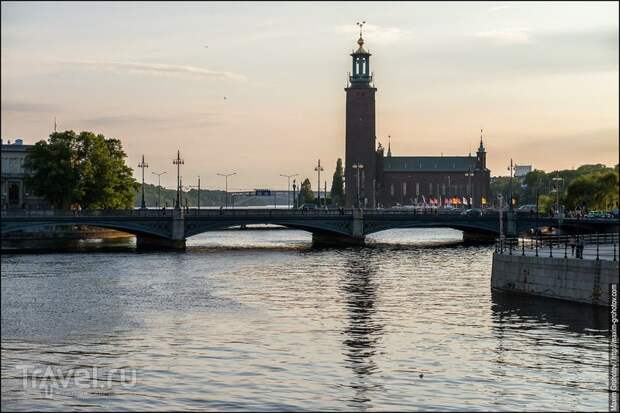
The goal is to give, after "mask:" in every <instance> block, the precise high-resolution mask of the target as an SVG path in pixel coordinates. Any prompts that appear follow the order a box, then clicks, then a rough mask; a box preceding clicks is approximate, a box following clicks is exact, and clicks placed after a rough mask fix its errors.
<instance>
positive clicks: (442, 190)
mask: <svg viewBox="0 0 620 413" xmlns="http://www.w3.org/2000/svg"><path fill="white" fill-rule="evenodd" d="M441 194H442V195H443V196H446V184H441Z"/></svg>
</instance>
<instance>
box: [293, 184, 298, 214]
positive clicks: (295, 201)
mask: <svg viewBox="0 0 620 413" xmlns="http://www.w3.org/2000/svg"><path fill="white" fill-rule="evenodd" d="M293 205H294V206H295V209H297V183H296V182H295V180H294V179H293Z"/></svg>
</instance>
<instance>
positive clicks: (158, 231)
mask: <svg viewBox="0 0 620 413" xmlns="http://www.w3.org/2000/svg"><path fill="white" fill-rule="evenodd" d="M162 224H163V225H162ZM162 224H160V225H155V224H151V225H150V226H146V225H136V224H132V223H130V222H123V223H119V222H113V221H112V222H108V221H89V222H83V221H82V220H63V221H62V222H58V221H44V220H41V221H35V222H19V223H11V224H7V225H4V224H3V225H2V227H1V234H2V235H5V234H10V233H12V232H17V231H22V230H26V229H36V228H44V227H50V226H67V225H87V226H91V227H98V228H105V229H113V230H117V231H121V232H126V233H128V234H132V235H136V236H150V237H158V238H168V237H169V235H168V233H167V231H166V229H168V232H169V228H166V227H167V226H168V225H166V224H165V223H162Z"/></svg>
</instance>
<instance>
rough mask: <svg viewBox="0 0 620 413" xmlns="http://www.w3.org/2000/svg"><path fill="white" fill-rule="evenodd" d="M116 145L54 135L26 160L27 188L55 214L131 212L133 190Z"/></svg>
mask: <svg viewBox="0 0 620 413" xmlns="http://www.w3.org/2000/svg"><path fill="white" fill-rule="evenodd" d="M125 158H126V154H125V152H124V151H123V147H122V144H121V142H120V141H119V140H118V139H106V138H105V137H104V136H103V135H101V134H99V135H95V134H94V133H92V132H80V134H79V135H78V134H76V133H75V132H74V131H65V132H55V133H53V134H51V135H50V137H49V139H48V141H44V140H41V141H39V142H37V143H36V144H35V145H34V147H33V148H32V149H31V150H30V151H29V152H28V154H27V155H26V159H25V161H24V167H25V168H26V169H27V170H29V171H30V173H31V174H30V176H29V177H28V178H27V181H26V184H27V185H28V186H29V187H30V188H32V190H33V191H34V193H35V194H37V195H39V196H43V197H44V198H46V199H47V200H48V202H50V203H51V204H52V205H53V206H54V207H55V208H61V209H66V208H68V207H70V206H72V205H76V204H77V205H80V206H81V207H82V208H93V209H96V208H132V207H133V204H134V199H135V194H136V192H135V191H136V189H137V187H138V184H137V183H136V181H135V180H134V178H133V173H132V170H131V168H129V167H128V166H127V165H126V164H125Z"/></svg>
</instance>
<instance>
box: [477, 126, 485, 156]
mask: <svg viewBox="0 0 620 413" xmlns="http://www.w3.org/2000/svg"><path fill="white" fill-rule="evenodd" d="M478 152H484V144H483V143H482V129H480V146H479V147H478Z"/></svg>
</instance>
